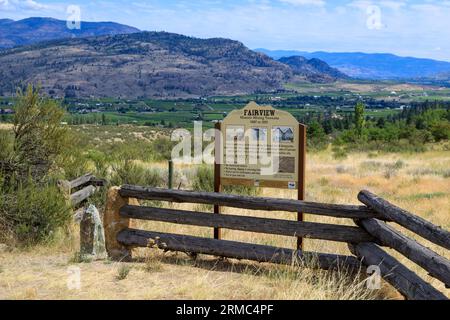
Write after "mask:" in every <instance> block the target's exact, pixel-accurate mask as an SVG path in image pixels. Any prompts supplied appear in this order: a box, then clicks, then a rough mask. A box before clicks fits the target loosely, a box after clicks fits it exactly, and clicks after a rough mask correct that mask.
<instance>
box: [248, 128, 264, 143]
mask: <svg viewBox="0 0 450 320" xmlns="http://www.w3.org/2000/svg"><path fill="white" fill-rule="evenodd" d="M251 139H252V140H253V141H267V128H251Z"/></svg>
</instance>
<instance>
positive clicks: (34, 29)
mask: <svg viewBox="0 0 450 320" xmlns="http://www.w3.org/2000/svg"><path fill="white" fill-rule="evenodd" d="M139 31H140V30H139V29H136V28H133V27H129V26H126V25H122V24H118V23H114V22H81V29H79V30H78V29H73V30H71V29H69V28H67V25H66V21H62V20H56V19H52V18H27V19H23V20H19V21H14V20H11V19H0V48H12V47H17V46H23V45H28V44H33V43H38V42H42V41H47V40H56V39H64V38H80V37H89V36H101V35H114V34H125V33H134V32H139Z"/></svg>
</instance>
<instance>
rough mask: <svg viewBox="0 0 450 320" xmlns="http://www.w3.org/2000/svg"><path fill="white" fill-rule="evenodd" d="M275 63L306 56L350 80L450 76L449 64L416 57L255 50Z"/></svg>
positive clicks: (382, 54)
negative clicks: (449, 73)
mask: <svg viewBox="0 0 450 320" xmlns="http://www.w3.org/2000/svg"><path fill="white" fill-rule="evenodd" d="M255 51H258V52H262V53H264V54H267V55H268V56H270V57H272V58H274V59H280V58H282V57H290V56H297V55H299V56H303V57H305V58H307V59H313V58H316V59H320V60H323V61H325V62H326V63H328V64H329V65H330V66H331V67H333V68H336V69H338V70H339V71H341V72H343V73H345V74H346V75H348V76H351V77H354V78H360V79H375V80H383V79H387V80H396V79H398V80H403V79H415V78H431V77H435V76H438V75H439V74H443V73H446V72H450V62H446V61H437V60H432V59H421V58H413V57H399V56H396V55H393V54H384V53H376V54H370V53H360V52H355V53H345V52H343V53H332V52H312V53H310V52H303V51H293V50H273V51H272V50H266V49H256V50H255Z"/></svg>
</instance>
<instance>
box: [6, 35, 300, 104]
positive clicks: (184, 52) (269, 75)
mask: <svg viewBox="0 0 450 320" xmlns="http://www.w3.org/2000/svg"><path fill="white" fill-rule="evenodd" d="M0 65H1V68H0V95H2V94H3V95H11V94H12V93H14V92H15V90H16V87H17V86H23V85H25V84H26V83H29V82H31V83H41V85H42V88H43V90H44V91H46V92H47V93H49V94H51V95H53V96H59V97H64V96H66V97H91V96H96V97H123V98H135V97H161V98H164V97H191V96H202V95H216V94H223V95H225V94H246V93H254V92H260V91H264V92H268V91H274V90H277V89H280V88H282V87H283V84H284V83H285V82H287V81H289V80H290V79H291V78H292V77H293V76H294V75H293V71H292V70H291V68H290V67H289V66H287V65H285V64H282V63H280V62H277V61H274V60H272V59H271V58H269V57H268V56H266V55H264V54H261V53H258V52H255V51H252V50H250V49H248V48H246V47H245V46H244V45H243V44H242V43H240V42H237V41H233V40H228V39H220V38H214V39H197V38H191V37H186V36H183V35H178V34H173V33H166V32H140V33H132V34H122V35H115V36H100V37H90V38H76V39H65V40H54V41H49V42H44V43H39V44H35V45H30V46H23V47H17V48H13V49H7V50H4V51H0Z"/></svg>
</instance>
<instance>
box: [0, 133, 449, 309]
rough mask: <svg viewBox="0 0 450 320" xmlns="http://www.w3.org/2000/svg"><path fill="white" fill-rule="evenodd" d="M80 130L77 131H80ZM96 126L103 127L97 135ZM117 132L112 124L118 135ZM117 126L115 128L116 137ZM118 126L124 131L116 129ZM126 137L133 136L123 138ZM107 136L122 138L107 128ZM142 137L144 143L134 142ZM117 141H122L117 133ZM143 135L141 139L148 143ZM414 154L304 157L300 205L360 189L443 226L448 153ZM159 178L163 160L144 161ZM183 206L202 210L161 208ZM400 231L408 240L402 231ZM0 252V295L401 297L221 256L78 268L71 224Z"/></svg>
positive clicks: (339, 276)
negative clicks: (76, 277) (76, 278)
mask: <svg viewBox="0 0 450 320" xmlns="http://www.w3.org/2000/svg"><path fill="white" fill-rule="evenodd" d="M79 129H80V130H83V129H82V128H79ZM98 130H99V131H98V132H97V133H95V135H97V136H98V139H99V140H98V141H97V143H103V142H104V141H106V136H107V135H109V142H108V143H121V142H120V141H114V137H111V135H110V134H111V132H107V133H104V132H103V131H104V130H103V128H101V129H98ZM102 130H103V131H102ZM117 130H119V128H118V129H117ZM117 130H116V131H117ZM122 130H124V128H122ZM140 130H141V129H136V130H134V129H133V130H128V131H129V132H127V134H128V135H136V134H135V133H134V131H136V132H141V133H137V135H138V136H139V139H146V137H147V135H148V134H150V135H153V134H151V133H150V131H148V130H150V129H145V130H144V129H142V130H141V131H140ZM131 131H133V132H131ZM114 134H115V135H117V134H121V133H120V132H115V133H114ZM141 136H142V137H143V138H141ZM116 138H117V139H122V138H123V136H122V138H121V136H117V137H116ZM148 139H150V137H148ZM433 149H434V150H430V151H427V152H425V153H420V154H406V153H402V154H377V153H370V154H368V153H353V154H350V155H349V156H348V158H346V159H341V160H336V159H334V158H333V157H332V152H331V151H330V150H326V151H322V152H318V153H312V154H309V155H308V158H307V161H308V162H307V186H306V199H307V200H308V201H318V202H327V203H343V204H358V200H357V194H358V192H359V191H360V190H362V189H369V190H371V191H372V192H375V193H377V194H379V195H381V196H382V197H385V198H386V199H388V200H390V201H392V202H393V203H395V204H397V205H399V206H401V207H403V208H405V209H408V210H410V211H412V212H414V213H416V214H418V215H420V216H422V217H424V218H425V219H427V220H429V221H431V222H432V223H434V224H437V225H440V226H442V227H444V228H446V229H450V212H449V210H450V152H449V151H443V149H442V148H441V146H438V145H436V146H434V148H433ZM142 164H143V165H145V166H147V167H149V168H153V169H155V170H159V172H161V174H162V175H165V172H166V168H167V164H166V163H165V162H156V163H155V162H151V163H150V162H143V163H142ZM196 170H197V168H196V167H194V166H182V167H177V168H176V180H177V181H176V182H175V185H180V186H181V188H183V189H191V188H192V181H193V180H194V178H195V176H196ZM260 194H261V195H262V196H269V197H279V198H294V197H295V194H294V192H293V191H287V190H276V189H263V190H260ZM166 206H170V207H172V208H183V209H187V210H192V209H200V210H211V208H208V207H205V206H196V205H189V204H172V205H169V204H166ZM224 213H225V214H226V213H233V214H240V215H252V216H260V217H275V218H281V219H294V218H295V217H294V216H293V215H292V214H289V213H284V212H271V213H268V212H263V211H249V210H237V209H228V208H227V209H225V210H224ZM307 220H308V221H316V222H323V223H340V224H346V225H352V224H353V222H352V221H350V220H345V219H335V218H326V217H319V216H312V215H307ZM135 225H136V226H137V227H139V228H142V229H148V230H153V231H162V232H174V233H180V234H181V233H184V234H191V235H199V236H208V237H209V236H212V230H211V229H209V228H197V227H187V226H186V227H185V226H178V225H171V224H165V223H154V222H151V223H150V222H138V223H135ZM402 231H404V232H405V233H406V234H408V235H410V236H413V235H412V234H411V233H410V232H407V231H405V230H402ZM224 238H226V239H230V240H238V241H244V242H252V243H260V244H269V245H276V246H282V247H291V248H293V247H294V245H295V239H293V238H288V237H281V236H270V235H260V234H254V233H246V232H238V231H228V230H224ZM418 240H419V241H420V242H421V243H424V244H425V245H427V246H429V247H430V248H432V249H433V250H435V251H436V252H438V253H439V254H441V255H443V256H446V257H447V258H450V254H449V252H448V251H447V250H444V249H442V248H439V247H437V246H435V245H433V244H431V243H429V242H426V241H423V240H421V239H418ZM305 242H306V243H305V249H306V250H307V251H316V252H328V253H340V254H349V250H348V248H347V246H346V245H345V244H343V243H335V242H328V241H320V240H310V239H307V240H306V241H305ZM0 250H3V252H1V254H0V299H136V298H137V299H226V300H229V299H401V297H400V296H399V295H398V294H397V293H396V291H395V290H393V289H392V288H391V287H390V286H389V285H387V284H386V283H384V284H383V288H382V289H381V290H375V291H372V290H368V289H366V286H365V283H364V278H365V277H366V275H364V274H360V275H356V276H355V275H349V274H346V272H345V271H344V270H340V271H339V272H325V271H313V270H310V269H306V268H303V267H297V266H288V267H280V266H273V265H270V264H258V263H252V262H247V261H236V260H228V259H226V260H222V259H216V258H212V257H207V256H199V257H198V259H197V260H195V261H194V260H192V259H191V258H190V257H188V256H186V255H184V254H177V253H164V252H161V251H158V250H157V249H147V250H136V251H135V252H134V257H135V258H136V261H134V262H133V263H130V264H126V263H116V262H111V261H97V262H84V263H79V261H77V259H76V252H78V250H79V248H78V227H77V225H75V224H74V225H72V227H71V228H70V230H68V232H67V231H66V232H61V234H58V236H57V237H56V239H55V241H54V242H53V243H52V244H49V245H47V246H41V247H38V248H33V249H29V250H24V249H8V248H2V249H0ZM392 253H393V254H394V255H395V256H396V257H397V258H399V260H400V261H402V262H403V263H405V264H406V265H408V266H409V267H410V268H411V269H412V270H414V271H415V272H417V273H418V274H420V275H421V276H423V277H424V278H425V279H426V280H428V281H429V282H431V283H432V284H433V285H435V286H436V287H437V288H438V289H440V290H442V291H443V292H445V293H446V294H447V295H448V296H450V290H446V289H445V288H444V286H443V285H442V284H441V283H440V282H439V281H437V280H435V279H433V278H431V277H429V276H428V275H427V274H426V272H425V271H423V270H422V269H421V268H420V267H418V266H416V265H414V264H413V263H411V262H409V261H407V260H406V259H405V258H403V257H402V256H400V255H398V254H396V253H395V252H392ZM73 267H75V268H79V270H80V272H81V287H80V289H79V290H78V289H76V290H70V289H68V286H67V281H68V275H69V273H70V272H69V271H70V270H71V269H70V268H73Z"/></svg>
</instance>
